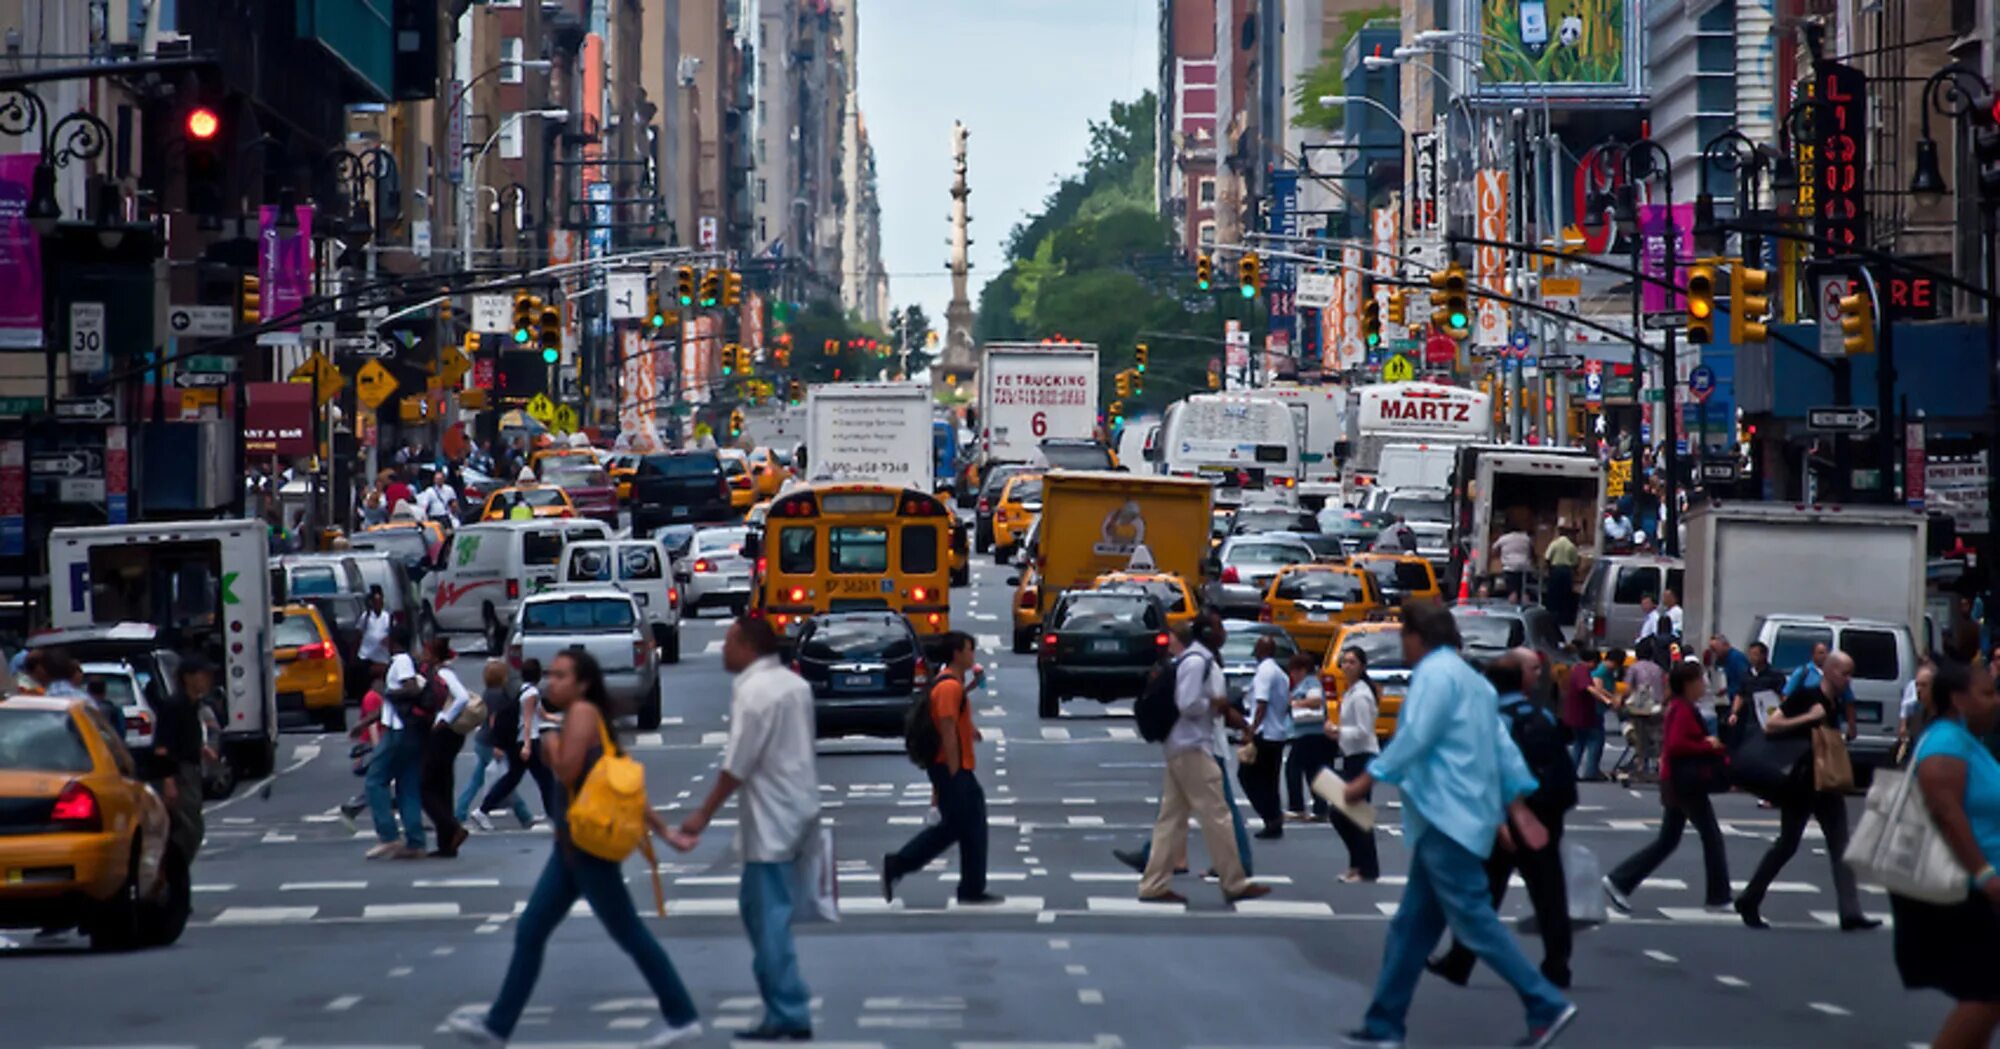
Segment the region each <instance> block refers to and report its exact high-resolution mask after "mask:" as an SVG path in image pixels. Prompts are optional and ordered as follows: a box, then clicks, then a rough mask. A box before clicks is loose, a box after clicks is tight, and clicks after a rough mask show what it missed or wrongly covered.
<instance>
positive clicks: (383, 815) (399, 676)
mask: <svg viewBox="0 0 2000 1049" xmlns="http://www.w3.org/2000/svg"><path fill="white" fill-rule="evenodd" d="M389 650H390V656H389V669H388V671H387V672H386V673H385V674H384V676H383V679H382V683H383V685H384V687H386V688H387V689H388V691H387V692H386V693H384V698H386V699H387V700H388V702H386V703H384V704H383V705H382V728H383V736H382V739H381V741H380V742H378V743H376V745H375V750H374V753H373V754H372V755H371V756H370V758H369V762H368V776H367V778H366V779H365V780H364V784H365V790H366V791H367V794H368V814H369V818H370V820H372V821H373V823H374V825H375V838H376V845H375V847H374V848H372V849H369V850H368V858H369V859H371V860H374V859H414V858H417V857H420V856H422V855H423V854H424V809H423V793H422V789H421V780H422V777H423V768H424V741H425V739H426V738H427V736H428V735H429V731H430V716H431V714H432V713H434V712H435V709H436V708H435V707H433V706H431V705H430V694H431V693H430V682H429V680H428V679H427V678H425V677H424V676H423V675H422V674H420V673H418V672H417V664H416V660H414V659H413V658H411V656H410V654H409V653H408V652H405V651H403V644H402V640H401V639H400V638H397V637H395V636H394V635H393V634H392V635H391V636H390V640H389ZM392 788H393V792H392ZM392 801H393V806H392V804H391V803H392ZM398 816H400V817H401V819H402V828H401V839H402V840H401V841H398V840H397V818H398Z"/></svg>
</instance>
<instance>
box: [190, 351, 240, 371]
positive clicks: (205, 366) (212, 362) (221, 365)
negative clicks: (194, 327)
mask: <svg viewBox="0 0 2000 1049" xmlns="http://www.w3.org/2000/svg"><path fill="white" fill-rule="evenodd" d="M177 363H178V364H179V365H180V370H181V371H184V372H233V371H235V370H236V358H234V357H224V356H221V355H219V354H208V353H198V354H196V355H194V356H192V357H182V358H181V359H180V360H179V361H178V362H177Z"/></svg>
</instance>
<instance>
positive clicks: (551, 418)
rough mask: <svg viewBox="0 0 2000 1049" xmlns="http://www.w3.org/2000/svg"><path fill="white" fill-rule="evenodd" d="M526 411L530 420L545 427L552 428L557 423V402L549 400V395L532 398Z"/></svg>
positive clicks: (543, 394) (539, 394)
mask: <svg viewBox="0 0 2000 1049" xmlns="http://www.w3.org/2000/svg"><path fill="white" fill-rule="evenodd" d="M526 410H527V412H528V418H530V419H533V420H535V421H536V422H538V423H541V424H542V425H543V426H551V425H554V423H555V419H556V402H554V401H551V400H549V395H548V394H545V393H538V394H536V395H534V396H533V397H530V398H529V399H528V404H527V409H526Z"/></svg>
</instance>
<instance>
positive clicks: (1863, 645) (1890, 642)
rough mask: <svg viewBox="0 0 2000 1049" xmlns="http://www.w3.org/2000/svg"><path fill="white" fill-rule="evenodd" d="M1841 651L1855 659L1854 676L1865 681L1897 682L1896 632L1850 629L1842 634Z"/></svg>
mask: <svg viewBox="0 0 2000 1049" xmlns="http://www.w3.org/2000/svg"><path fill="white" fill-rule="evenodd" d="M1840 650H1841V651H1842V652H1845V653H1847V655H1848V657H1849V658H1851V659H1853V660H1854V676H1855V677H1856V678H1858V679H1860V680H1863V681H1895V680H1896V679H1898V678H1900V677H1901V676H1902V674H1901V672H1900V671H1901V668H1900V667H1898V666H1897V663H1898V660H1897V658H1896V635H1894V634H1892V633H1890V632H1889V631H1887V630H1861V629H1849V630H1843V631H1841V633H1840Z"/></svg>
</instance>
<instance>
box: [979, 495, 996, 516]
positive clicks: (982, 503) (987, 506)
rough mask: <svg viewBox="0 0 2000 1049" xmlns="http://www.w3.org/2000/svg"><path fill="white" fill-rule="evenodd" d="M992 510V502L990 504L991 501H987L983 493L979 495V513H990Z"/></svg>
mask: <svg viewBox="0 0 2000 1049" xmlns="http://www.w3.org/2000/svg"><path fill="white" fill-rule="evenodd" d="M992 510H993V504H992V503H990V502H988V501H987V499H986V497H985V496H983V495H982V496H980V497H979V512H980V513H982V514H984V513H991V512H992Z"/></svg>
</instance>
